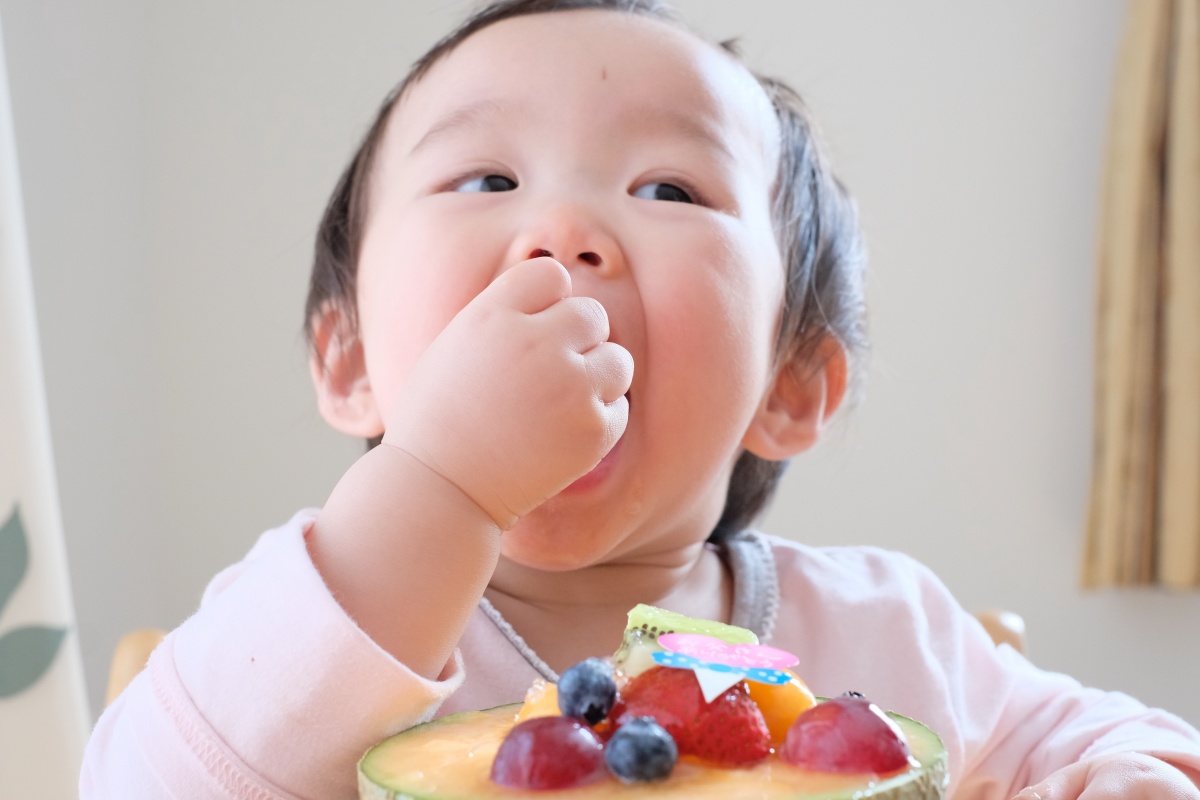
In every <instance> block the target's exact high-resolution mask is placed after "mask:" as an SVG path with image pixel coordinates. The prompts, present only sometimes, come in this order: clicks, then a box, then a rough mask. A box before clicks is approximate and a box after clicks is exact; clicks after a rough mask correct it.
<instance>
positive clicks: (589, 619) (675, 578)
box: [486, 545, 733, 672]
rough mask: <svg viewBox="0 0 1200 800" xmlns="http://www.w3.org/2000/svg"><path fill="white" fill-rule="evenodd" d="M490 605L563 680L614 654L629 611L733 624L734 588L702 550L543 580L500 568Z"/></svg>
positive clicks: (507, 565)
mask: <svg viewBox="0 0 1200 800" xmlns="http://www.w3.org/2000/svg"><path fill="white" fill-rule="evenodd" d="M486 594H487V597H488V599H489V600H491V602H492V604H493V605H495V606H496V608H497V609H499V611H500V613H501V614H503V615H504V617H505V618H506V619H507V620H508V621H509V623H510V624H511V625H512V626H513V628H514V629H515V630H516V631H517V633H519V634H520V635H521V636H522V637H523V638H524V639H525V641H526V642H527V643H528V644H529V646H530V647H531V648H533V650H534V652H536V653H537V654H538V655H539V656H540V657H541V658H542V660H544V661H545V662H546V663H547V664H549V665H550V667H551V668H552V669H554V670H555V671H556V672H561V671H562V670H563V669H565V668H567V667H569V666H570V665H571V664H574V663H576V662H577V661H580V660H582V659H584V658H587V657H588V656H603V655H608V654H610V653H611V652H612V651H614V650H615V649H616V647H617V645H618V644H619V643H620V640H621V632H622V631H623V630H624V629H625V624H626V617H627V614H628V612H629V609H630V608H632V607H633V606H635V605H637V604H638V603H647V604H650V605H657V606H661V607H663V608H668V609H671V610H672V611H678V612H681V613H684V614H688V615H690V616H696V617H702V618H705V619H718V620H721V621H723V622H728V621H729V616H730V614H731V613H732V605H733V581H732V578H731V576H730V574H729V571H728V569H727V568H726V566H725V564H724V563H723V562H722V560H721V558H720V556H719V555H718V553H717V551H716V550H714V549H713V548H710V547H706V546H704V545H697V546H696V547H695V549H694V550H693V551H691V552H687V553H680V554H678V557H676V558H672V559H669V560H666V561H664V562H663V563H655V564H647V563H627V564H623V563H610V564H602V565H597V566H594V567H587V568H585V569H580V570H573V571H570V572H544V571H541V570H535V569H530V568H528V567H524V566H522V565H520V564H515V563H513V562H510V561H507V560H505V559H503V558H502V559H501V560H500V564H499V566H498V567H497V569H496V573H495V575H494V576H493V579H492V582H491V584H490V585H489V587H488V589H487V592H486Z"/></svg>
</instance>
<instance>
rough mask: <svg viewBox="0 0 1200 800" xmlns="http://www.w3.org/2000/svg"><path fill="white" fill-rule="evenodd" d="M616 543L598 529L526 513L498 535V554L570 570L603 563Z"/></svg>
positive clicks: (544, 568) (540, 566)
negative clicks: (562, 523)
mask: <svg viewBox="0 0 1200 800" xmlns="http://www.w3.org/2000/svg"><path fill="white" fill-rule="evenodd" d="M535 515H536V512H535ZM531 516H533V515H531ZM616 544H617V542H615V541H613V540H612V538H611V537H609V536H605V535H604V533H603V532H602V531H597V530H594V529H593V530H580V529H579V528H577V527H572V526H567V525H555V524H553V522H552V521H548V520H538V519H531V518H528V517H527V518H526V519H523V520H521V521H520V522H518V523H517V524H516V526H515V527H513V529H512V530H509V531H506V532H505V533H504V535H503V536H502V537H501V539H500V556H501V557H502V558H504V559H505V560H507V561H510V562H512V563H513V564H518V565H520V566H522V567H525V568H528V569H536V570H541V571H543V572H570V571H573V570H580V569H585V568H587V567H593V566H596V565H598V564H603V563H605V562H606V561H607V560H609V559H610V558H612V553H613V548H614V545H616Z"/></svg>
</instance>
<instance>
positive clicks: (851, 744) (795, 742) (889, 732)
mask: <svg viewBox="0 0 1200 800" xmlns="http://www.w3.org/2000/svg"><path fill="white" fill-rule="evenodd" d="M909 755H910V751H909V748H908V742H907V741H906V740H905V739H904V734H903V733H901V732H900V727H899V726H898V725H897V724H896V723H895V722H893V721H892V720H891V719H889V718H888V716H887V715H886V714H884V713H883V711H881V710H880V708H879V706H877V705H875V704H874V703H872V702H870V701H869V700H866V699H865V698H863V697H838V698H835V699H833V700H827V701H825V702H824V703H818V704H817V705H815V706H813V707H812V708H810V709H809V710H808V711H805V712H804V713H803V714H801V715H800V716H799V717H797V718H796V721H795V722H794V723H792V727H791V728H790V729H789V730H788V734H787V739H785V740H784V743H783V749H782V751H781V752H780V757H781V758H782V759H783V760H784V761H787V762H788V763H789V764H795V765H796V766H798V767H804V768H806V769H812V770H818V771H820V772H875V773H883V772H893V771H895V770H898V769H901V768H903V767H906V766H908V763H909V762H908V759H909Z"/></svg>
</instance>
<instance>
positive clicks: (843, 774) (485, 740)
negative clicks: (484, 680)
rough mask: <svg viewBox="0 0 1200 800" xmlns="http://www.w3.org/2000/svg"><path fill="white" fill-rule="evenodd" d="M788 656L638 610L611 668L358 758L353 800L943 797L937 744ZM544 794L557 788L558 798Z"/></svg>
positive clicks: (725, 632) (729, 630)
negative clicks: (836, 694) (357, 799)
mask: <svg viewBox="0 0 1200 800" xmlns="http://www.w3.org/2000/svg"><path fill="white" fill-rule="evenodd" d="M797 661H798V659H797V658H796V657H795V656H794V655H792V654H790V653H786V652H784V651H781V650H777V649H775V648H771V647H767V646H764V645H760V644H758V641H757V638H756V637H755V636H754V634H753V633H752V632H750V631H747V630H745V629H742V628H736V627H734V626H729V625H722V624H721V623H715V622H707V621H704V620H693V619H690V618H688V617H683V616H681V615H678V614H671V613H670V612H666V611H662V610H661V609H655V608H652V607H649V606H638V607H637V608H635V609H634V610H633V611H631V612H630V617H629V626H628V627H627V628H626V631H625V634H624V636H623V640H622V643H621V647H620V649H619V650H618V651H617V653H616V655H615V656H614V657H613V658H612V659H587V660H585V661H583V662H580V663H579V664H577V665H575V666H574V667H572V668H570V669H568V670H567V671H565V672H564V673H563V675H562V677H561V678H560V680H559V683H558V685H555V684H553V683H547V682H545V681H542V680H537V681H535V682H534V684H533V685H532V686H531V687H530V689H529V691H528V692H527V693H526V697H525V702H524V704H521V705H511V706H503V707H500V708H496V709H490V710H487V711H480V712H469V713H464V714H455V715H452V716H449V717H446V718H443V719H441V720H437V721H435V722H431V723H427V724H425V725H419V726H417V727H415V728H412V729H410V730H408V731H405V732H403V733H401V734H398V735H396V736H394V737H392V738H390V739H388V740H386V741H384V742H382V743H380V744H379V745H377V746H376V747H374V748H372V749H371V750H370V751H368V752H367V754H366V755H364V756H363V758H362V760H361V761H360V762H359V790H360V793H361V796H362V797H364V798H411V799H412V800H469V799H470V798H487V797H516V796H528V795H530V794H532V793H534V792H538V793H542V792H546V794H544V795H541V796H544V797H562V798H568V799H569V800H590V799H591V798H600V797H610V796H613V797H617V796H629V797H630V798H638V797H641V796H643V795H645V796H647V797H649V796H653V797H655V798H727V797H742V796H754V797H762V798H790V800H853V799H854V798H863V797H871V798H874V799H875V800H941V798H942V797H943V792H944V789H945V786H946V783H947V774H946V751H945V748H944V747H943V746H942V743H941V740H940V739H938V737H937V736H936V735H935V734H933V733H932V732H931V731H929V730H928V729H927V728H925V727H924V726H922V725H920V724H919V723H917V722H914V721H913V720H910V719H906V718H904V717H900V716H897V715H894V714H886V713H884V712H882V711H881V710H880V709H879V708H878V706H875V705H874V704H872V703H870V702H869V701H868V700H866V699H865V698H863V697H862V696H861V695H855V694H853V693H848V694H847V695H845V696H843V697H840V698H835V699H833V700H827V701H824V702H817V701H816V698H814V697H813V695H812V692H811V691H809V689H808V687H807V686H806V685H805V684H804V682H803V681H802V680H801V679H800V678H799V677H798V676H797V675H796V674H795V673H794V672H792V671H791V670H790V669H789V667H790V666H792V665H794V664H796V663H797ZM556 790H561V792H560V791H556Z"/></svg>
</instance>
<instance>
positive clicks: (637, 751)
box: [604, 717, 679, 783]
mask: <svg viewBox="0 0 1200 800" xmlns="http://www.w3.org/2000/svg"><path fill="white" fill-rule="evenodd" d="M678 760H679V748H678V747H676V746H675V740H674V739H672V738H671V734H669V733H667V731H666V730H665V729H664V728H663V726H661V725H659V724H658V722H657V721H656V720H655V719H654V717H634V718H633V719H631V720H629V721H628V722H626V723H625V724H624V725H622V726H621V727H620V728H618V729H617V732H616V733H614V734H613V736H612V738H611V739H609V740H608V744H607V745H605V747H604V761H605V763H607V764H608V770H609V772H611V773H612V774H613V775H615V776H616V777H617V778H618V779H620V780H622V781H624V782H625V783H650V782H651V781H661V780H663V779H664V778H666V777H667V776H668V775H670V774H671V770H672V769H673V768H674V767H675V762H676V761H678Z"/></svg>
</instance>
